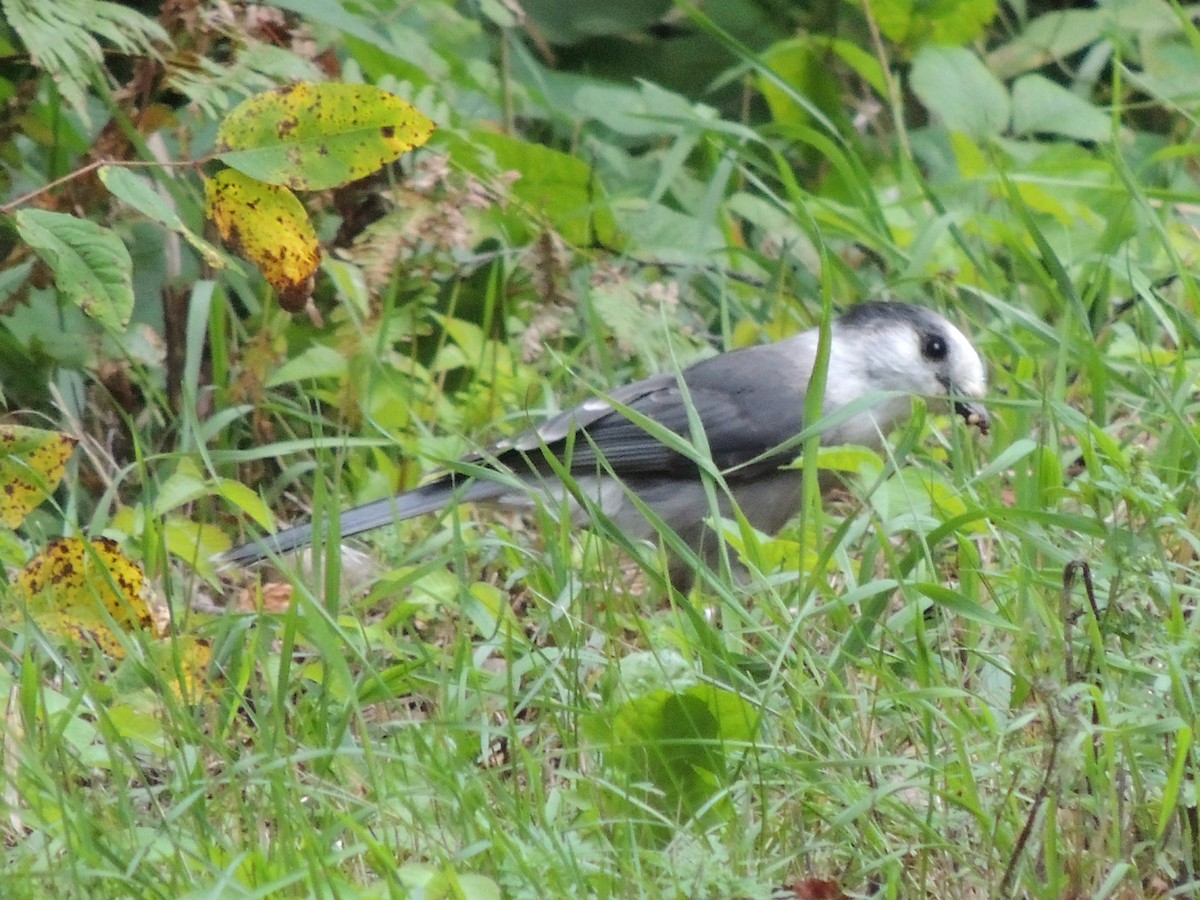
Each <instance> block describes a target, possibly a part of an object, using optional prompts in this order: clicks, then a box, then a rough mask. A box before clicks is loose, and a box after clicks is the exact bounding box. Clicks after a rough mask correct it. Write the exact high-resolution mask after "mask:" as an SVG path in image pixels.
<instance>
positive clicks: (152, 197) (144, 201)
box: [98, 166, 225, 269]
mask: <svg viewBox="0 0 1200 900" xmlns="http://www.w3.org/2000/svg"><path fill="white" fill-rule="evenodd" d="M98 174H99V176H100V181H101V183H103V185H104V186H105V187H106V188H108V191H109V193H111V194H112V195H113V196H114V197H116V198H117V199H118V200H121V201H122V202H124V203H126V204H128V205H129V206H132V207H133V208H134V209H136V210H137V211H138V212H140V213H141V214H142V215H144V216H147V217H149V218H151V219H153V220H154V221H155V222H158V223H159V224H160V225H165V226H166V227H167V228H169V229H171V230H172V231H175V232H178V233H179V234H181V235H183V237H184V238H185V239H186V240H187V242H188V243H189V244H191V245H192V246H193V247H195V248H196V250H197V251H199V253H200V255H201V256H202V257H204V262H205V263H206V264H207V265H209V266H212V267H213V268H214V269H223V268H225V259H224V257H222V256H221V252H220V251H219V250H218V249H217V248H216V247H214V246H213V245H212V244H210V243H209V242H208V241H206V240H204V238H202V237H200V235H198V234H196V232H194V231H192V230H191V229H190V228H188V227H187V226H186V225H184V224H183V219H181V218H179V213H177V212H176V211H175V208H174V207H173V206H172V205H171V203H170V201H169V200H168V199H167V197H166V196H164V195H163V194H161V193H159V191H158V190H157V189H156V188H155V187H154V183H153V182H151V181H150V180H149V179H148V178H142V177H140V176H138V175H134V174H133V173H132V172H130V171H129V170H128V169H124V168H121V167H120V166H101V168H100V171H99V172H98Z"/></svg>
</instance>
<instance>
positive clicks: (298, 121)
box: [217, 82, 433, 191]
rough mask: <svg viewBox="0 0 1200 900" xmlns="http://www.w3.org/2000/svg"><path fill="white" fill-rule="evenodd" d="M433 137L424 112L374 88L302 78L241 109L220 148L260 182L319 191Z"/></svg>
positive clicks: (230, 162)
mask: <svg viewBox="0 0 1200 900" xmlns="http://www.w3.org/2000/svg"><path fill="white" fill-rule="evenodd" d="M431 134H433V122H431V121H430V120H429V119H428V118H427V117H426V116H425V115H424V114H423V113H421V112H420V111H418V110H417V109H415V108H414V107H413V106H412V105H411V104H409V103H407V102H406V101H404V100H401V99H400V98H399V97H397V96H395V95H394V94H389V93H388V92H387V91H385V90H382V89H380V88H377V87H374V86H373V85H369V84H311V83H304V82H301V83H299V84H291V85H288V86H286V87H281V88H278V89H276V90H272V91H267V92H265V93H262V94H257V95H256V96H254V97H251V98H250V99H249V100H246V101H245V102H244V103H242V104H241V105H240V106H238V107H237V108H236V109H234V110H233V112H231V113H230V114H229V115H228V116H226V117H225V120H224V121H223V122H222V123H221V127H220V128H219V129H218V130H217V148H218V158H219V159H220V160H221V161H222V162H223V163H225V164H226V165H227V166H231V167H233V168H235V169H238V170H239V171H241V172H244V173H245V174H246V175H249V176H251V177H253V178H257V179H258V180H260V181H266V182H269V183H271V184H277V185H283V186H286V187H289V188H292V189H294V190H298V191H300V190H309V191H314V190H316V191H319V190H325V189H326V188H331V187H338V186H340V185H343V184H348V183H349V182H351V181H356V180H358V179H359V178H365V177H366V176H367V175H370V174H371V173H373V172H376V171H378V170H379V169H380V168H381V167H383V166H385V165H387V164H388V163H390V162H392V161H394V160H395V159H396V158H397V157H399V156H400V155H401V154H403V153H407V152H408V151H409V150H411V149H412V148H413V147H419V146H421V145H422V144H424V143H425V142H426V141H427V140H429V136H430V135H431Z"/></svg>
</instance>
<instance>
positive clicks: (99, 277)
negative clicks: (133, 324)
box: [13, 209, 133, 331]
mask: <svg viewBox="0 0 1200 900" xmlns="http://www.w3.org/2000/svg"><path fill="white" fill-rule="evenodd" d="M13 220H14V221H15V222H16V224H17V231H18V232H20V234H21V238H22V239H23V240H24V241H25V242H26V243H27V244H29V246H30V247H32V248H33V250H34V252H35V253H37V255H38V256H39V257H41V259H42V260H43V261H44V262H45V263H46V265H48V266H49V267H50V270H51V271H52V272H53V273H54V285H55V287H57V288H58V292H59V293H60V294H61V295H62V296H63V297H65V298H66V299H67V300H69V301H71V302H72V303H74V304H76V305H77V306H78V307H79V308H80V309H82V310H83V311H84V313H86V314H87V315H89V316H91V317H92V318H93V319H95V320H96V321H97V322H99V323H100V324H102V325H104V326H106V327H108V328H111V329H113V330H114V331H123V330H124V328H125V326H126V325H128V324H129V317H130V316H131V315H133V261H132V260H131V259H130V258H129V251H128V250H127V249H125V245H124V244H123V243H122V242H121V239H120V238H119V237H117V236H116V235H115V234H114V233H113V232H111V231H109V230H108V229H107V228H101V227H100V226H99V225H97V224H96V223H95V222H89V221H88V220H87V219H77V218H76V217H75V216H68V215H66V214H65V213H56V212H48V211H46V210H44V209H23V210H21V211H20V212H18V213H17V214H16V215H15V216H14V217H13Z"/></svg>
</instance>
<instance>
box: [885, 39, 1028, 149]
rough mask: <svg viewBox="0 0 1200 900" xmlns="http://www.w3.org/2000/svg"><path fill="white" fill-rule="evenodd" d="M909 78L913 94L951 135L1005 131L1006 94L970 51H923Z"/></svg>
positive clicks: (990, 133)
mask: <svg viewBox="0 0 1200 900" xmlns="http://www.w3.org/2000/svg"><path fill="white" fill-rule="evenodd" d="M909 77H910V80H911V85H912V89H913V93H915V94H916V95H917V97H918V98H920V100H921V102H922V103H923V104H924V105H925V108H926V109H928V110H929V112H930V113H932V114H933V115H934V116H936V117H937V118H939V119H941V120H942V121H943V122H944V123H945V124H946V127H947V128H949V129H950V130H951V131H961V132H964V133H966V134H969V135H971V136H972V137H977V138H983V137H994V136H997V135H999V134H1000V133H1001V132H1003V131H1004V129H1005V128H1007V127H1008V117H1009V101H1008V92H1007V91H1006V90H1005V89H1004V85H1003V84H1001V83H1000V82H999V81H998V80H997V79H996V76H995V75H993V74H992V73H991V72H989V71H988V69H987V67H986V66H984V64H983V62H982V61H980V59H979V57H978V56H976V55H975V54H974V53H972V52H971V51H970V50H963V49H959V48H956V47H932V46H931V47H926V48H925V49H923V50H922V51H921V52H920V53H918V54H917V58H916V59H915V60H913V67H912V74H911V75H910V76H909Z"/></svg>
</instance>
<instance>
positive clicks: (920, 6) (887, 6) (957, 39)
mask: <svg viewBox="0 0 1200 900" xmlns="http://www.w3.org/2000/svg"><path fill="white" fill-rule="evenodd" d="M871 11H872V13H873V14H874V16H875V21H876V22H878V24H879V30H880V31H881V32H883V34H884V36H885V37H886V38H887V39H888V40H890V41H894V42H895V43H897V44H907V45H908V46H909V47H918V46H920V45H922V44H924V43H926V42H929V43H933V44H941V45H946V46H955V47H957V46H960V45H962V44H969V43H971V42H972V41H974V40H977V39H978V38H979V37H980V36H981V35H982V34H983V29H984V27H985V26H986V25H987V24H988V22H990V21H992V19H993V18H994V17H995V15H996V0H934V2H922V0H887V2H885V3H876V4H873V5H872V7H871Z"/></svg>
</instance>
